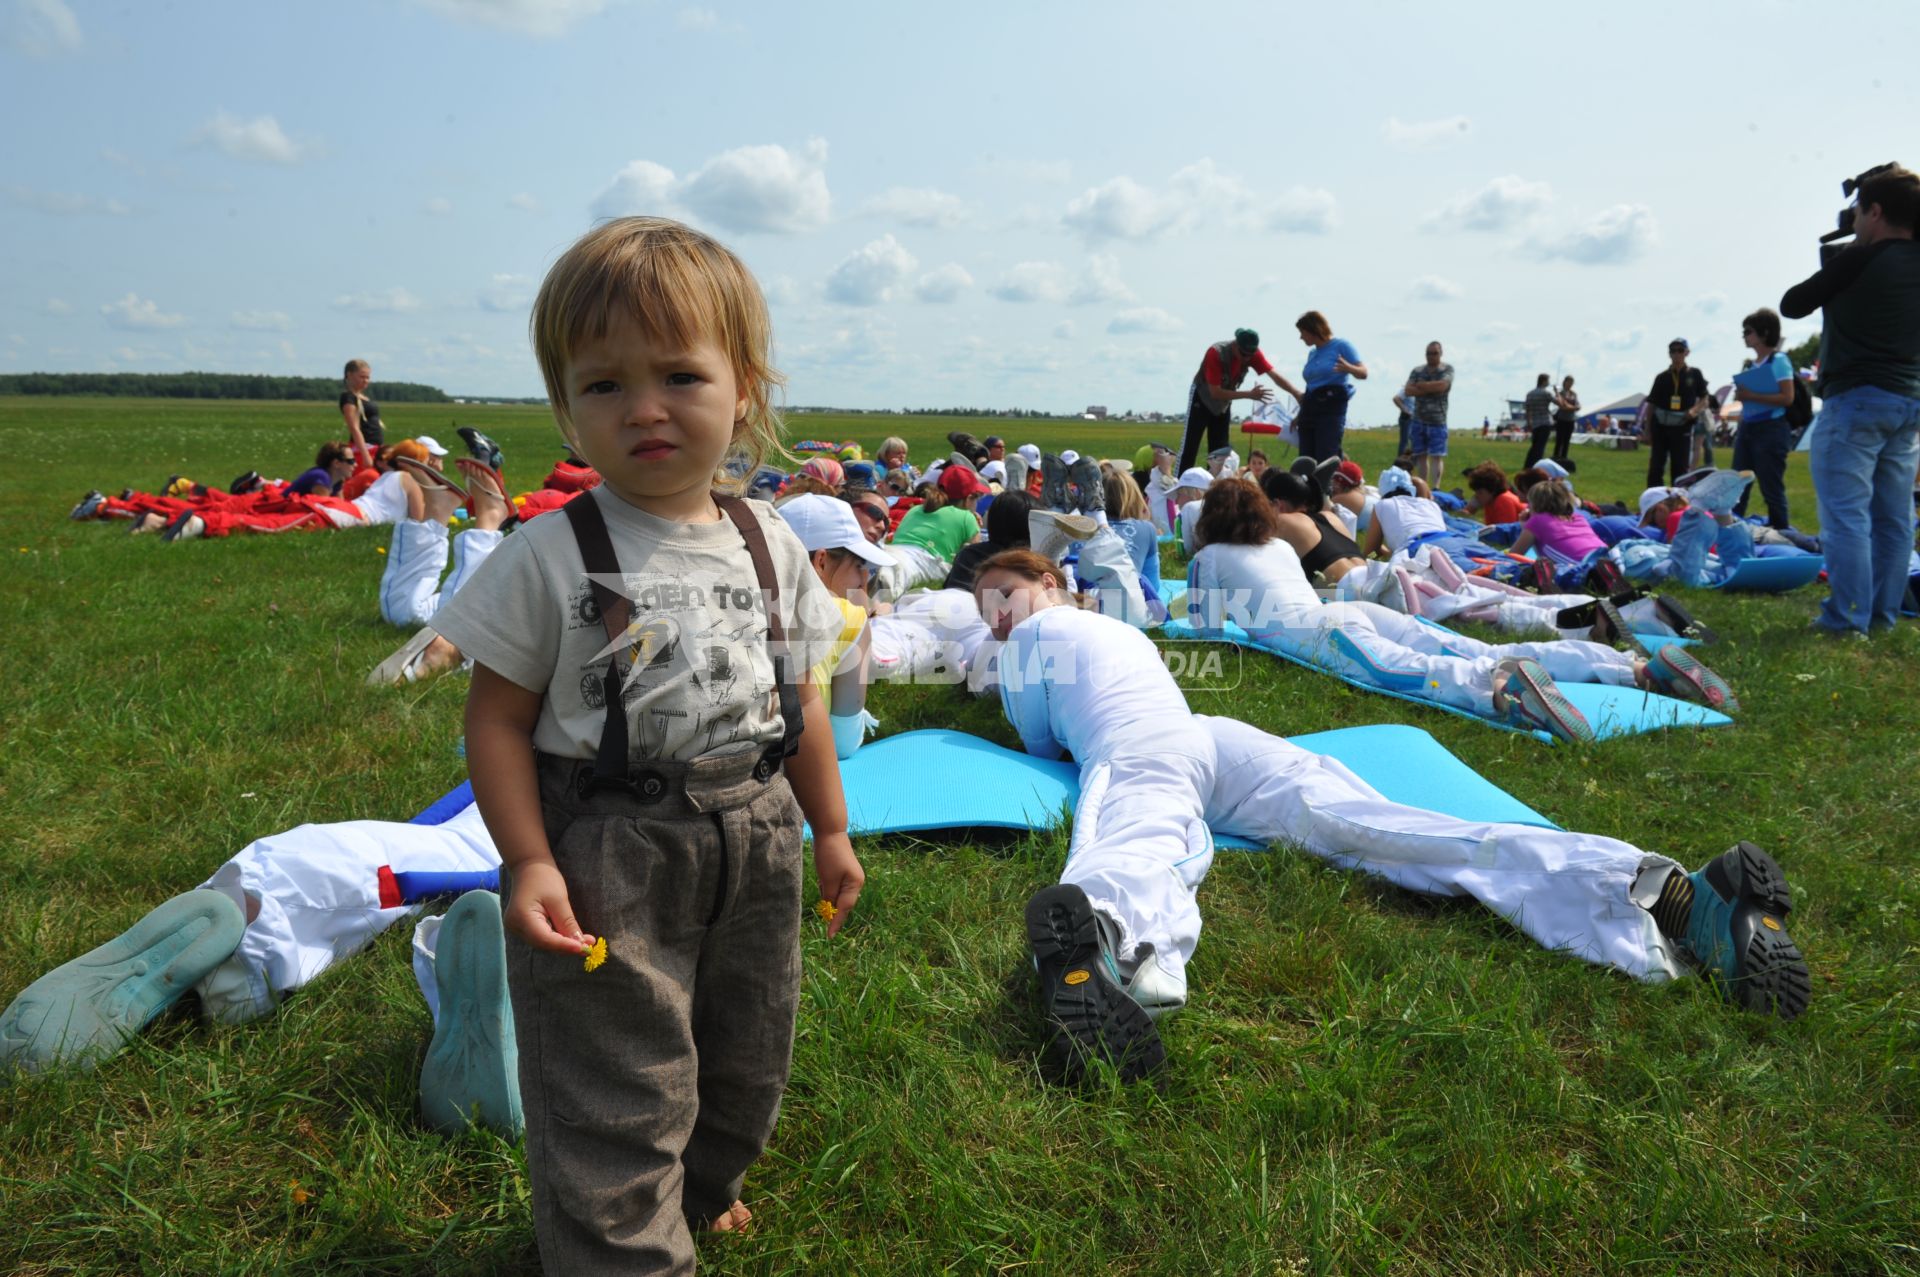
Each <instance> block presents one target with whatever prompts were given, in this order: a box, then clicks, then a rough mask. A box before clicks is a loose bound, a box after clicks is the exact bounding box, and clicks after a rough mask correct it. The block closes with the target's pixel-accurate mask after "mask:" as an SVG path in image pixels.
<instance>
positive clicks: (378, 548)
mask: <svg viewBox="0 0 1920 1277" xmlns="http://www.w3.org/2000/svg"><path fill="white" fill-rule="evenodd" d="M373 552H374V553H375V554H385V553H386V552H387V548H386V547H385V546H383V545H376V546H374V547H373Z"/></svg>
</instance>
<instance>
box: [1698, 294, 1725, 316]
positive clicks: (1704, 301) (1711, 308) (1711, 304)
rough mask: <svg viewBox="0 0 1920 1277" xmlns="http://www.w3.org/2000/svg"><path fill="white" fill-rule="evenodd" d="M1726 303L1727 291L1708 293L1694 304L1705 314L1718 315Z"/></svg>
mask: <svg viewBox="0 0 1920 1277" xmlns="http://www.w3.org/2000/svg"><path fill="white" fill-rule="evenodd" d="M1726 304H1727V295H1726V294H1725V293H1708V294H1707V295H1706V296H1705V297H1702V298H1701V299H1700V300H1699V301H1697V302H1695V303H1694V306H1695V307H1696V308H1697V309H1698V310H1699V311H1700V313H1701V314H1703V315H1717V314H1719V313H1720V310H1721V308H1722V307H1724V306H1725V305H1726Z"/></svg>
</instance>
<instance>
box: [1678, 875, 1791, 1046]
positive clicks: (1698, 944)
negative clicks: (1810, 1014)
mask: <svg viewBox="0 0 1920 1277" xmlns="http://www.w3.org/2000/svg"><path fill="white" fill-rule="evenodd" d="M1687 877H1688V878H1689V879H1690V880H1691V881H1692V883H1693V907H1692V910H1691V912H1690V914H1689V915H1688V919H1687V929H1686V934H1685V936H1684V937H1682V939H1681V943H1682V944H1684V945H1685V946H1686V948H1687V951H1688V952H1689V953H1690V954H1691V955H1692V956H1693V958H1694V959H1695V961H1697V962H1699V963H1700V965H1701V966H1702V967H1703V968H1704V969H1705V970H1706V972H1707V975H1708V976H1709V978H1711V979H1713V981H1714V982H1715V983H1716V984H1717V985H1718V986H1719V988H1720V992H1721V994H1722V995H1723V996H1724V997H1726V998H1727V1000H1728V1001H1730V1002H1733V1003H1736V1004H1737V1005H1739V1006H1740V1007H1742V1008H1744V1009H1746V1010H1748V1011H1752V1012H1754V1013H1755V1014H1757V1015H1777V1016H1779V1017H1780V1018H1781V1019H1783V1020H1792V1019H1795V1018H1797V1017H1798V1016H1799V1015H1800V1013H1801V1012H1802V1011H1805V1010H1806V1009H1807V1000H1808V998H1809V997H1810V996H1811V995H1812V991H1813V982H1812V978H1811V977H1810V976H1809V974H1808V972H1807V962H1806V959H1805V958H1803V957H1801V956H1800V950H1799V949H1798V948H1797V947H1796V946H1795V945H1794V943H1793V938H1792V937H1791V936H1789V935H1788V934H1787V929H1786V926H1785V924H1784V920H1785V918H1786V915H1787V912H1788V911H1789V910H1790V909H1791V908H1792V907H1793V898H1792V896H1791V895H1790V894H1789V893H1788V891H1787V875H1786V871H1785V870H1783V869H1781V868H1780V865H1779V863H1778V862H1777V861H1775V860H1774V858H1773V857H1772V856H1769V855H1768V854H1767V853H1766V852H1764V851H1762V850H1761V849H1760V848H1758V847H1756V846H1754V845H1753V844H1752V843H1750V842H1740V843H1735V844H1734V846H1733V847H1732V848H1731V849H1730V850H1728V851H1724V852H1722V853H1721V854H1720V855H1718V856H1715V857H1714V858H1713V859H1712V860H1709V861H1708V862H1707V863H1706V864H1705V865H1703V866H1701V867H1700V868H1698V869H1696V870H1694V871H1693V872H1692V873H1690V874H1688V875H1687Z"/></svg>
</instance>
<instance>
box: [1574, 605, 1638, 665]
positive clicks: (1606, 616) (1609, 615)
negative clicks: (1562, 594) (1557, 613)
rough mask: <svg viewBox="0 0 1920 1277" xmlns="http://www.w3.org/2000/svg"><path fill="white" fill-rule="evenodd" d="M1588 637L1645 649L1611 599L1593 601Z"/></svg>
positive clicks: (1609, 643) (1600, 641)
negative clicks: (1590, 629) (1591, 622)
mask: <svg viewBox="0 0 1920 1277" xmlns="http://www.w3.org/2000/svg"><path fill="white" fill-rule="evenodd" d="M1583 610H1584V609H1583ZM1562 615H1565V613H1562ZM1590 637H1591V638H1592V639H1593V641H1594V642H1596V643H1605V644H1607V645H1608V646H1609V647H1611V646H1612V645H1613V644H1615V643H1624V644H1626V645H1627V646H1628V647H1631V648H1633V649H1634V650H1635V651H1639V652H1645V651H1646V647H1645V645H1644V644H1642V643H1641V642H1640V636H1639V635H1638V634H1635V633H1634V632H1633V627H1632V626H1630V625H1628V624H1627V618H1626V617H1624V616H1622V615H1621V614H1620V608H1619V606H1618V605H1617V604H1615V603H1614V601H1613V600H1612V599H1595V600H1594V601H1593V630H1592V632H1591V634H1590Z"/></svg>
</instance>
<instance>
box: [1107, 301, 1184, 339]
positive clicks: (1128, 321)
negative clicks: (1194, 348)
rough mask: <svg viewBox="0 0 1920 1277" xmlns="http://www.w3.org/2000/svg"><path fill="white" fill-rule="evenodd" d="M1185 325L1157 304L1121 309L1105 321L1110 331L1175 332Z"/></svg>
mask: <svg viewBox="0 0 1920 1277" xmlns="http://www.w3.org/2000/svg"><path fill="white" fill-rule="evenodd" d="M1185 327H1186V325H1185V324H1184V323H1182V322H1181V321H1180V320H1179V319H1178V318H1177V317H1175V316H1173V315H1169V314H1168V313H1167V312H1166V311H1164V310H1161V309H1160V308H1159V307H1158V306H1136V307H1134V308H1133V309H1131V310H1123V311H1121V312H1120V313H1119V314H1117V315H1115V316H1114V317H1113V318H1112V319H1111V320H1109V321H1108V322H1107V331H1108V332H1110V333H1177V332H1179V331H1180V330H1181V329H1182V328H1185Z"/></svg>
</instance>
